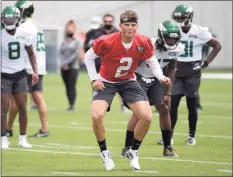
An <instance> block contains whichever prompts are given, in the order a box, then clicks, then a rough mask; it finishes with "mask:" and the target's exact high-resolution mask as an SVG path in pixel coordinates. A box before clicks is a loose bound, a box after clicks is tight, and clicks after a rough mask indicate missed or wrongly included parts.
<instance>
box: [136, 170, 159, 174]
mask: <svg viewBox="0 0 233 177" xmlns="http://www.w3.org/2000/svg"><path fill="white" fill-rule="evenodd" d="M135 172H138V173H159V172H157V171H141V170H137V171H135Z"/></svg>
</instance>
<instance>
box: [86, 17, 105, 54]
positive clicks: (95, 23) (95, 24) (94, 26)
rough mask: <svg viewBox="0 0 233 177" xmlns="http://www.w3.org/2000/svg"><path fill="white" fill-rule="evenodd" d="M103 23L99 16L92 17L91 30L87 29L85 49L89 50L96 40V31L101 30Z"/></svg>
mask: <svg viewBox="0 0 233 177" xmlns="http://www.w3.org/2000/svg"><path fill="white" fill-rule="evenodd" d="M101 24H102V19H101V17H99V16H94V17H92V18H91V25H90V30H89V31H87V33H86V36H85V41H84V44H83V48H84V51H85V52H87V51H88V50H89V49H90V48H91V46H92V44H93V41H94V40H95V35H96V32H97V31H98V30H99V28H100V27H101Z"/></svg>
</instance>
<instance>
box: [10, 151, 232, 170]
mask: <svg viewBox="0 0 233 177" xmlns="http://www.w3.org/2000/svg"><path fill="white" fill-rule="evenodd" d="M10 150H13V151H25V152H41V153H50V154H69V155H83V156H95V157H99V156H100V155H99V154H89V153H80V152H61V151H48V150H36V149H20V148H9V149H7V150H6V151H10ZM112 157H114V158H116V157H118V158H122V157H120V156H114V155H112ZM140 159H146V160H161V161H175V162H190V163H200V164H216V165H231V166H232V163H228V162H209V161H198V160H184V159H173V158H157V157H140Z"/></svg>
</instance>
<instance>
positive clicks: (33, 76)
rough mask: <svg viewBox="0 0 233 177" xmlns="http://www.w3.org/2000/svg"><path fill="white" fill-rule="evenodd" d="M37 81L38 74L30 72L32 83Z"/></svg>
mask: <svg viewBox="0 0 233 177" xmlns="http://www.w3.org/2000/svg"><path fill="white" fill-rule="evenodd" d="M38 82H39V76H38V74H36V73H33V74H32V85H35V84H36V83H38Z"/></svg>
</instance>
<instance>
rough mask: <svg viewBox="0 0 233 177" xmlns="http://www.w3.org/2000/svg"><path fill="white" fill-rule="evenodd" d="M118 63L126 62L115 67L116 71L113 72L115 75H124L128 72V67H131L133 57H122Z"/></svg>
mask: <svg viewBox="0 0 233 177" xmlns="http://www.w3.org/2000/svg"><path fill="white" fill-rule="evenodd" d="M120 63H127V65H126V66H119V67H118V68H117V71H116V74H115V77H118V78H119V77H123V76H126V75H127V74H128V72H126V71H128V70H129V69H130V68H131V65H132V63H133V59H132V58H130V57H123V58H122V59H121V60H120Z"/></svg>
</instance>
